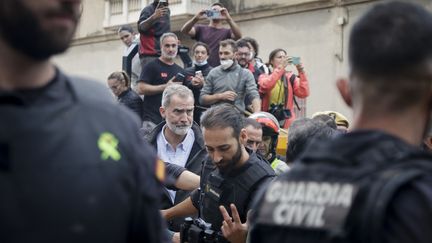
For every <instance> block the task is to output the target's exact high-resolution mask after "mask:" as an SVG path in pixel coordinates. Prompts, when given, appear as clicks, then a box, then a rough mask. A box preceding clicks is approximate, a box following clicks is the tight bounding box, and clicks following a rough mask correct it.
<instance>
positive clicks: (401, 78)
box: [348, 2, 432, 113]
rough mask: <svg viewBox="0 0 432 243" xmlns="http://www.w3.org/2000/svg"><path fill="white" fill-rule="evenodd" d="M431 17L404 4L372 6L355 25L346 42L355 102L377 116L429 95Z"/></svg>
mask: <svg viewBox="0 0 432 243" xmlns="http://www.w3.org/2000/svg"><path fill="white" fill-rule="evenodd" d="M431 43H432V15H431V14H430V13H429V12H428V11H427V10H426V9H424V8H423V7H421V6H419V5H416V4H413V3H407V2H390V3H383V4H377V5H375V6H374V7H373V8H372V9H371V10H370V11H368V12H367V13H366V14H365V15H364V16H363V17H361V18H360V20H359V21H358V22H357V23H356V24H354V26H353V28H352V31H351V35H350V40H349V47H348V49H349V54H348V55H349V61H350V66H351V76H352V80H354V82H353V83H352V87H353V90H354V91H355V92H353V98H354V100H355V99H356V95H361V96H364V99H363V100H365V102H368V103H365V104H367V106H368V107H370V108H373V109H375V111H371V110H369V111H370V112H375V113H377V112H380V111H381V110H383V109H384V108H385V109H386V110H387V111H389V112H395V111H399V112H400V111H402V110H403V109H405V108H407V107H411V106H412V105H416V104H417V103H418V102H419V101H422V100H423V99H424V98H425V97H426V96H428V95H429V93H430V86H431V79H432V73H429V72H428V69H430V68H426V67H427V65H428V63H429V62H430V61H431V60H432V45H431Z"/></svg>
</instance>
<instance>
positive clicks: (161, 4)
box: [157, 0, 168, 8]
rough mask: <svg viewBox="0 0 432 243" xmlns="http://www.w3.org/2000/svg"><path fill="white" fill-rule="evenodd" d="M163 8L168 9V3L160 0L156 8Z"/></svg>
mask: <svg viewBox="0 0 432 243" xmlns="http://www.w3.org/2000/svg"><path fill="white" fill-rule="evenodd" d="M165 7H168V1H167V0H160V1H159V3H158V5H157V8H165Z"/></svg>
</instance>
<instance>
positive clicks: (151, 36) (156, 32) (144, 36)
mask: <svg viewBox="0 0 432 243" xmlns="http://www.w3.org/2000/svg"><path fill="white" fill-rule="evenodd" d="M155 8H156V6H155V5H154V4H150V5H148V6H146V7H145V8H144V9H143V10H142V11H141V14H140V17H139V20H138V25H139V24H140V23H141V22H142V21H144V20H146V19H148V18H149V17H150V16H151V15H152V14H153V13H154V12H155ZM168 11H169V10H168ZM170 30H171V25H170V12H168V14H167V15H164V16H163V17H161V18H159V19H158V20H157V21H156V22H154V23H153V25H152V26H151V27H150V28H149V29H148V30H147V31H145V32H142V31H140V45H139V54H140V55H144V56H159V55H160V45H159V38H160V37H161V36H162V34H163V33H166V32H170Z"/></svg>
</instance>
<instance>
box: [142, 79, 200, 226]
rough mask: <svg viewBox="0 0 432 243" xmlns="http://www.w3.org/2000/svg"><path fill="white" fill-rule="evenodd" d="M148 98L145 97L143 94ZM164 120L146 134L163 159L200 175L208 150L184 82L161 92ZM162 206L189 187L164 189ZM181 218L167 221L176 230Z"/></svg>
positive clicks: (182, 195) (173, 201)
mask: <svg viewBox="0 0 432 243" xmlns="http://www.w3.org/2000/svg"><path fill="white" fill-rule="evenodd" d="M146 98H147V97H146ZM159 111H160V114H161V116H162V117H163V118H164V119H165V121H164V122H162V123H160V124H159V125H157V126H156V127H155V128H154V129H153V130H152V131H151V132H150V133H149V134H148V135H147V136H146V139H147V141H148V142H149V143H150V144H152V145H153V146H154V147H155V148H156V150H157V154H158V156H159V158H160V159H161V160H162V161H165V162H169V163H172V164H176V165H179V166H182V167H185V168H186V169H187V170H189V171H191V172H193V173H195V174H197V175H199V174H200V172H201V162H202V161H204V158H205V156H206V155H207V152H206V150H205V147H204V139H203V136H202V133H201V129H200V127H199V126H198V125H197V124H196V123H194V122H193V112H194V96H193V93H192V91H191V90H190V89H189V88H187V87H186V86H184V85H180V84H172V85H169V86H168V87H167V88H166V89H165V90H164V92H163V94H162V106H161V107H160V108H159ZM166 192H167V193H166V197H164V198H163V199H162V205H161V209H166V208H170V207H172V206H174V205H176V204H177V203H179V202H181V201H183V200H184V199H185V198H187V197H188V196H189V194H190V191H183V190H178V191H172V190H166ZM182 222H183V220H182V219H177V220H176V219H174V220H171V221H169V222H168V225H169V228H170V229H171V230H174V231H179V229H180V228H179V227H180V224H181V223H182Z"/></svg>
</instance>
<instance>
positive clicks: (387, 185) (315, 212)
mask: <svg viewBox="0 0 432 243" xmlns="http://www.w3.org/2000/svg"><path fill="white" fill-rule="evenodd" d="M309 152H310V153H311V155H307V156H305V157H304V158H303V160H302V162H301V163H299V164H297V165H296V166H294V167H293V168H292V169H291V171H290V172H289V173H288V174H284V175H282V176H280V177H279V178H278V179H277V180H276V181H275V182H273V183H272V184H271V185H270V186H269V187H268V189H267V191H266V193H265V194H264V195H263V197H262V198H261V200H260V204H259V207H258V208H257V214H256V215H254V221H255V222H256V223H255V224H254V229H253V230H252V233H251V238H252V240H251V242H252V243H253V242H290V243H295V242H302V243H304V242H367V243H374V242H382V239H381V238H380V236H381V235H382V234H380V230H381V227H382V224H383V221H384V216H385V210H386V208H387V205H388V204H389V202H390V200H391V199H392V198H393V196H394V194H395V192H396V191H397V190H398V189H399V188H400V187H401V186H403V185H405V184H406V183H408V182H410V181H412V180H414V179H417V178H418V177H420V176H423V175H425V174H426V173H428V174H429V175H430V174H432V165H431V161H432V157H431V156H430V155H428V154H425V153H423V152H421V151H417V150H413V149H408V148H407V145H405V144H401V143H394V141H391V140H390V139H389V141H384V142H383V141H380V142H378V143H377V144H374V145H372V146H369V147H367V146H366V148H365V149H364V150H360V151H356V152H354V154H353V153H352V152H351V155H353V157H350V159H349V161H347V160H343V161H341V160H340V158H341V157H340V156H337V155H334V157H333V158H332V157H326V158H319V157H315V156H314V155H313V153H314V152H313V150H309Z"/></svg>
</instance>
